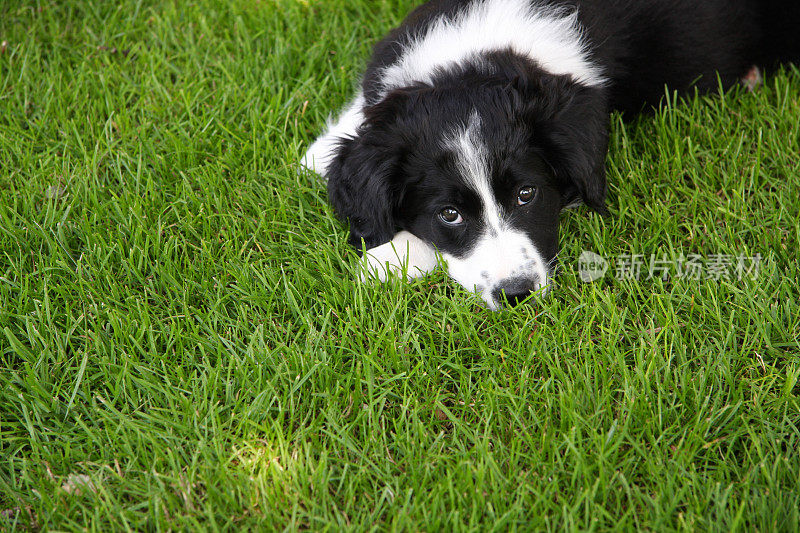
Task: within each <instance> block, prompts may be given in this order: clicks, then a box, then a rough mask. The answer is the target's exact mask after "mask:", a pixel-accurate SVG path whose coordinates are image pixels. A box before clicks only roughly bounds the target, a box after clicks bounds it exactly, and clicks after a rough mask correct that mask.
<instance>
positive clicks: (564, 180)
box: [528, 76, 609, 214]
mask: <svg viewBox="0 0 800 533" xmlns="http://www.w3.org/2000/svg"><path fill="white" fill-rule="evenodd" d="M539 83H540V84H541V85H539V86H538V87H536V88H537V89H538V91H537V92H538V93H539V94H538V97H537V98H534V99H533V101H529V106H528V109H529V110H531V111H532V112H534V113H535V114H536V115H537V116H535V117H534V119H533V120H534V122H535V123H536V128H535V132H536V133H535V135H534V142H535V143H537V144H539V145H540V146H541V148H542V149H543V152H544V154H543V155H544V156H545V158H546V159H547V160H548V162H549V163H550V164H551V165H552V167H553V169H554V170H555V174H556V179H557V181H558V183H559V186H560V187H561V190H562V196H563V199H564V205H565V206H566V205H569V204H574V203H577V202H582V203H584V204H586V205H587V206H589V207H591V208H592V209H594V210H595V211H597V212H598V213H601V214H607V213H608V210H607V209H606V205H605V201H606V192H607V184H606V172H605V161H606V153H607V151H608V128H609V107H608V97H607V92H606V90H605V89H604V88H602V87H587V86H584V85H580V84H577V83H575V82H574V81H572V80H571V79H569V78H567V77H565V76H552V77H546V78H544V79H542V80H539ZM529 89H530V87H529ZM531 106H534V107H531Z"/></svg>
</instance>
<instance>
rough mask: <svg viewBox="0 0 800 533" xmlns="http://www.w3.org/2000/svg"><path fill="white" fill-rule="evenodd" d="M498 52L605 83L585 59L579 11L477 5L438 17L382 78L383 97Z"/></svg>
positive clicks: (517, 2)
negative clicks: (443, 70) (483, 54)
mask: <svg viewBox="0 0 800 533" xmlns="http://www.w3.org/2000/svg"><path fill="white" fill-rule="evenodd" d="M502 50H511V51H513V52H514V53H517V54H519V55H522V56H524V57H528V58H530V59H532V60H533V61H535V62H536V63H537V64H538V65H539V66H541V67H542V68H543V69H544V70H546V71H547V72H549V73H551V74H557V75H570V76H572V77H573V79H575V81H576V82H578V83H581V84H584V85H589V86H601V85H604V84H605V83H606V79H605V77H604V76H603V71H602V68H601V67H600V66H599V65H597V64H595V63H593V62H592V61H591V60H590V59H589V53H588V51H587V47H586V43H585V42H584V40H583V36H582V28H581V26H580V23H579V21H578V12H577V11H575V10H568V9H565V8H563V7H561V8H559V7H553V6H546V5H540V3H539V2H538V1H537V0H476V1H474V2H472V3H470V4H469V5H468V6H467V7H466V8H465V9H464V10H462V11H461V12H460V13H459V14H457V15H456V16H455V17H445V16H440V17H439V18H437V19H436V20H434V21H433V22H432V23H431V24H430V25H429V26H428V27H427V28H426V30H425V31H423V32H421V33H420V35H418V36H415V37H414V38H413V39H412V40H411V42H410V43H409V44H407V45H406V46H405V48H404V50H403V52H402V54H401V55H400V58H399V59H398V61H397V62H395V63H394V64H392V65H390V66H388V67H386V68H385V69H384V71H383V73H382V81H383V85H384V91H383V95H384V96H385V95H386V93H388V92H389V91H391V90H392V89H396V88H398V87H404V86H407V85H410V84H412V83H413V82H419V81H421V82H430V81H431V78H432V77H433V76H434V75H435V74H436V73H437V72H438V71H440V70H441V68H442V67H448V66H451V65H458V64H464V62H465V61H469V60H473V59H475V58H477V57H478V56H479V55H480V54H482V53H486V52H493V51H502Z"/></svg>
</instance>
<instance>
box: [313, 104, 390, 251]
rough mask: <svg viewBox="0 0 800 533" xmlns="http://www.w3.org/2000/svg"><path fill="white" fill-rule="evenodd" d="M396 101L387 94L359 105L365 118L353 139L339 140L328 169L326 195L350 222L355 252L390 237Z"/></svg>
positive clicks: (335, 208)
mask: <svg viewBox="0 0 800 533" xmlns="http://www.w3.org/2000/svg"><path fill="white" fill-rule="evenodd" d="M396 105H397V100H396V99H395V98H387V99H386V100H384V102H382V103H381V104H378V105H377V106H372V107H368V108H366V109H365V110H364V113H365V116H366V121H365V123H364V124H363V125H362V127H360V128H359V130H358V133H357V135H356V136H355V137H353V138H347V139H344V140H343V141H342V143H341V147H340V149H339V150H338V153H337V156H336V157H335V158H334V160H333V161H332V163H331V166H330V169H329V174H328V198H329V200H330V202H331V205H333V208H334V210H335V211H336V214H337V215H338V216H339V217H340V218H342V219H343V220H347V221H349V223H350V238H349V239H348V242H349V243H350V244H351V245H352V246H353V247H355V248H356V249H357V250H359V252H360V251H361V240H362V239H363V240H364V244H365V246H366V248H367V249H370V248H374V247H375V246H378V245H381V244H384V243H386V242H389V241H390V240H392V238H393V237H394V235H395V230H396V223H395V214H394V212H395V209H396V207H397V204H398V202H399V200H400V198H399V195H400V193H401V191H400V190H399V189H398V187H397V186H396V184H397V181H398V180H397V179H396V176H397V173H398V170H399V166H400V158H401V155H402V147H401V146H400V144H399V143H400V141H399V138H398V137H397V136H396V135H393V134H392V131H391V130H392V124H393V121H394V116H395V114H396V111H397V110H396Z"/></svg>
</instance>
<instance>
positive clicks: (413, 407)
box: [0, 0, 800, 531]
mask: <svg viewBox="0 0 800 533" xmlns="http://www.w3.org/2000/svg"><path fill="white" fill-rule="evenodd" d="M116 4H117V3H116V2H103V3H101V2H91V1H89V0H64V1H59V2H54V1H37V0H26V1H21V0H10V1H9V0H6V1H4V2H3V3H2V4H0V41H7V45H4V47H3V49H2V53H0V530H2V529H12V530H13V529H16V528H19V529H27V528H32V529H39V528H41V529H46V530H51V529H52V530H56V529H57V530H74V529H83V528H88V529H90V530H96V531H107V530H111V529H113V530H123V529H135V530H154V529H172V530H199V529H239V528H242V529H243V528H249V527H255V526H262V527H265V528H269V529H272V528H277V529H282V528H286V529H299V528H311V529H315V530H316V529H330V530H339V529H352V530H364V529H381V530H383V529H389V530H412V531H418V530H426V531H437V530H441V529H457V530H479V529H480V530H486V529H497V530H507V529H522V530H530V529H543V530H551V531H562V530H573V529H574V530H607V529H628V530H631V529H648V530H654V531H669V530H718V531H729V530H742V531H750V530H755V529H757V530H759V531H772V530H784V531H793V530H797V529H798V524H800V511H798V509H799V508H800V488H798V485H799V483H800V454H798V449H799V448H800V384H798V377H799V376H800V355H799V354H800V303H798V300H800V286H798V284H799V282H798V278H799V277H800V272H798V264H797V262H798V249H799V245H800V230H798V213H799V212H800V194H798V190H799V189H800V128H798V126H797V125H798V123H800V73H798V71H797V69H796V68H791V69H785V70H783V71H780V72H776V73H772V75H770V76H769V77H768V78H767V81H766V84H765V86H764V87H762V88H760V89H759V90H758V91H757V92H755V93H753V94H749V93H746V92H745V91H742V90H738V89H737V90H733V91H731V92H730V93H728V94H726V95H724V96H722V97H721V96H719V95H716V96H701V97H694V98H688V99H685V100H675V99H672V98H670V99H669V100H668V101H667V103H666V104H665V105H664V106H663V107H662V108H661V109H660V110H659V111H658V112H657V113H656V114H655V116H646V117H641V118H639V119H637V120H635V121H633V122H625V123H624V122H622V121H621V120H619V117H615V119H614V126H613V135H612V140H611V149H610V154H609V158H608V165H607V166H608V175H609V179H610V182H611V190H610V197H609V207H610V210H611V213H612V216H611V217H608V218H601V217H598V216H596V215H593V214H590V213H588V212H587V211H586V210H585V209H579V210H576V211H573V212H570V213H568V214H567V215H566V216H565V220H564V222H563V224H562V229H563V231H562V237H561V241H562V247H563V252H562V255H561V258H562V271H561V275H560V277H559V278H558V281H557V286H556V287H555V288H554V290H553V291H552V293H551V294H550V296H549V297H548V298H546V299H545V300H544V301H541V302H537V303H536V304H535V305H531V306H523V307H520V308H516V309H513V310H510V311H506V312H502V313H491V312H489V311H487V310H485V309H484V308H483V307H481V305H480V303H479V301H478V299H477V297H475V296H474V295H471V294H469V293H467V292H466V291H464V290H462V289H460V288H459V287H457V286H456V285H455V284H454V283H452V282H450V281H448V280H447V278H446V276H445V275H444V274H442V273H441V272H439V273H436V274H434V275H433V276H431V277H429V278H427V279H424V280H418V281H414V282H408V283H405V282H403V283H392V284H389V285H387V286H374V285H367V286H365V285H361V284H359V283H357V282H356V281H355V268H354V267H355V264H356V256H355V254H354V253H353V252H352V251H351V250H350V249H348V247H347V245H346V228H345V227H344V226H343V225H342V224H341V223H339V222H337V221H336V219H335V218H334V216H333V214H332V212H331V209H330V208H329V206H328V205H327V203H326V199H325V196H326V195H325V191H324V187H323V186H322V185H321V184H320V183H319V182H318V181H317V180H316V179H315V178H313V177H311V176H308V175H306V174H298V173H296V171H295V170H296V161H297V160H298V158H299V156H300V155H301V154H302V152H303V150H304V147H305V146H307V144H308V142H309V141H310V140H311V139H313V137H314V135H315V134H316V133H318V132H319V130H320V128H321V126H322V124H323V122H324V117H325V116H326V115H327V114H328V113H329V112H330V111H331V110H334V109H336V108H337V107H338V106H340V105H341V104H342V103H343V102H344V101H345V100H346V99H347V97H348V96H349V94H350V92H351V89H352V87H353V86H354V84H355V82H356V80H357V77H358V73H359V71H360V69H361V68H362V67H363V65H364V63H365V60H366V57H367V54H368V52H369V48H370V45H371V44H372V43H373V42H375V40H376V39H377V38H379V37H380V35H382V34H383V33H384V32H385V31H386V30H388V29H389V28H390V27H391V26H392V25H394V24H396V23H397V22H398V21H399V20H400V19H401V18H402V16H403V15H404V14H405V13H406V12H407V10H408V9H409V8H410V7H411V4H412V2H411V1H409V0H404V1H399V0H391V1H383V0H382V1H374V2H372V1H367V0H348V1H347V2H336V1H333V0H329V1H313V2H312V1H306V2H304V1H291V0H273V1H261V2H258V1H256V0H233V1H228V0H226V1H222V0H200V1H197V2H154V1H152V0H140V1H126V2H121V4H122V5H119V6H118V5H116ZM584 249H586V250H592V251H595V252H597V253H600V254H602V255H604V256H606V257H611V258H613V257H618V256H620V255H622V254H630V253H642V254H651V253H656V254H661V253H666V254H669V255H670V256H671V257H676V256H678V255H680V254H685V255H689V254H701V255H703V256H706V257H708V256H711V255H712V254H730V255H738V254H745V255H748V256H751V255H755V254H756V253H760V254H761V255H762V258H763V259H762V263H761V269H760V272H759V276H758V277H757V279H755V280H753V279H749V278H746V279H743V280H741V281H739V280H737V279H730V280H725V279H722V280H714V279H706V280H691V279H686V278H682V279H679V278H673V279H670V280H667V281H661V280H657V279H646V276H644V277H643V278H642V279H640V280H638V281H626V280H618V279H616V278H615V277H614V276H613V275H611V274H609V275H607V276H606V277H605V278H603V280H602V281H598V282H595V283H592V284H584V283H582V282H581V281H580V279H579V277H578V272H577V258H578V256H579V255H580V253H581V250H584Z"/></svg>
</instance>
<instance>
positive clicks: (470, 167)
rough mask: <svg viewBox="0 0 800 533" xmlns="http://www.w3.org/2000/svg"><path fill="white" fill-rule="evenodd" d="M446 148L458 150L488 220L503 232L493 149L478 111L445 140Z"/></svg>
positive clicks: (459, 160)
mask: <svg viewBox="0 0 800 533" xmlns="http://www.w3.org/2000/svg"><path fill="white" fill-rule="evenodd" d="M445 147H446V148H448V149H450V150H453V151H454V152H455V156H456V165H457V166H458V170H459V172H460V173H461V177H462V178H463V179H464V181H466V183H467V185H468V186H469V187H470V188H471V189H472V190H473V191H475V192H476V193H477V194H478V197H479V198H480V200H481V207H482V209H483V220H484V222H485V223H486V225H487V226H488V227H489V228H490V229H491V230H493V231H494V232H495V233H497V232H499V231H500V230H501V229H502V224H503V216H502V211H501V207H500V206H499V205H498V204H497V201H496V199H495V197H494V192H492V175H491V172H492V169H491V165H490V162H489V151H488V149H487V148H486V144H485V143H484V142H483V138H482V132H481V118H480V116H479V115H478V112H477V111H473V112H472V114H471V115H470V117H469V122H468V123H467V124H466V126H465V127H464V128H462V129H460V130H457V131H455V132H454V133H453V134H452V135H451V136H450V137H449V138H447V139H445Z"/></svg>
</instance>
